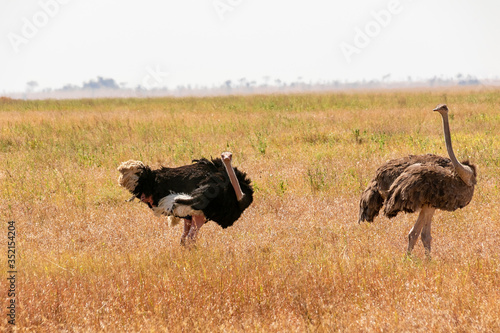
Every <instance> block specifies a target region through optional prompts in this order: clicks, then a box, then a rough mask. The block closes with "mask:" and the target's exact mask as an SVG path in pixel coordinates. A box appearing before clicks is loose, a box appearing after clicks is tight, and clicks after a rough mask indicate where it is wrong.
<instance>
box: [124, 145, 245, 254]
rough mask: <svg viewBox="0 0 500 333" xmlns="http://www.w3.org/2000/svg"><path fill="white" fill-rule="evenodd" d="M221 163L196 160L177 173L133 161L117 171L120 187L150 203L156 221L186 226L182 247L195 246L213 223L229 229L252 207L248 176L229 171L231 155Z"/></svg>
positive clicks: (173, 169) (227, 154) (233, 170)
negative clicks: (165, 219) (188, 243)
mask: <svg viewBox="0 0 500 333" xmlns="http://www.w3.org/2000/svg"><path fill="white" fill-rule="evenodd" d="M221 157H222V158H215V159H212V160H211V161H210V160H207V159H205V158H202V159H199V160H193V164H190V165H184V166H180V167H177V168H166V167H161V168H159V169H156V170H153V169H151V168H150V167H149V166H146V165H144V163H142V162H141V161H134V160H130V161H127V162H123V163H122V164H120V166H119V167H118V171H119V172H120V173H121V174H120V176H119V178H118V183H119V184H120V185H121V186H123V187H125V188H126V189H127V190H129V191H130V193H132V194H133V195H134V196H133V197H132V198H131V199H133V198H134V197H135V198H138V199H140V200H141V201H142V202H144V203H146V204H147V205H148V206H149V208H151V209H152V210H153V212H154V213H155V214H156V215H158V216H159V215H166V216H168V221H169V225H170V226H175V225H177V224H178V223H179V222H180V220H181V219H183V220H184V233H183V234H182V238H181V244H182V245H184V244H185V243H186V239H188V240H190V241H191V242H194V241H195V239H196V234H197V233H198V231H199V230H200V228H201V227H202V226H203V224H205V222H207V220H212V221H214V222H216V223H217V224H219V225H220V226H221V227H222V228H227V227H229V226H231V225H233V223H234V222H235V221H236V220H237V219H238V218H239V217H240V216H241V214H242V213H243V211H244V210H245V209H246V208H247V207H248V206H250V204H251V203H252V201H253V189H252V185H251V181H250V179H249V178H248V177H247V175H246V173H244V172H242V171H239V170H238V169H237V168H233V167H232V166H231V159H232V154H231V153H230V152H224V153H222V154H221Z"/></svg>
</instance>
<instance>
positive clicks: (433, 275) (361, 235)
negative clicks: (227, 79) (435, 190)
mask: <svg viewBox="0 0 500 333" xmlns="http://www.w3.org/2000/svg"><path fill="white" fill-rule="evenodd" d="M439 103H447V104H448V106H449V107H450V126H451V131H452V140H453V145H454V149H455V153H456V155H457V157H458V158H459V159H460V160H463V159H466V158H469V159H470V160H471V162H473V163H475V164H476V165H477V166H478V170H479V172H478V184H477V186H476V190H475V194H474V198H473V199H472V202H471V203H470V204H469V205H468V206H467V207H465V208H464V209H461V210H458V211H455V212H442V211H436V214H435V215H434V220H433V221H434V222H433V231H432V232H433V250H432V251H433V252H432V260H431V261H427V260H426V259H425V254H424V251H423V246H422V244H421V242H420V241H419V242H418V243H417V246H416V248H415V250H414V252H413V256H412V257H411V258H407V257H405V251H406V246H407V234H408V232H409V230H410V229H411V227H412V226H413V224H414V222H415V220H416V218H417V214H408V215H405V214H400V215H398V216H397V217H396V218H394V219H391V220H389V219H387V218H385V217H381V216H379V217H378V218H377V219H376V220H375V222H374V223H372V224H361V225H358V223H357V219H358V202H359V198H360V195H361V193H362V191H363V190H364V188H365V186H366V184H367V183H368V181H369V180H370V179H371V177H372V176H373V175H374V173H375V170H376V169H377V167H378V166H379V165H380V164H381V163H383V162H385V161H386V160H388V159H391V158H396V157H402V156H404V155H408V154H424V153H435V154H440V155H443V156H447V154H446V149H445V145H444V138H443V134H442V133H443V132H442V124H441V117H440V116H439V114H437V113H436V112H433V111H432V109H433V108H434V107H435V106H436V105H437V104H439ZM0 125H1V132H0V154H1V158H0V191H1V201H0V204H1V210H0V211H1V220H2V222H1V225H3V227H2V228H0V235H1V236H0V238H1V241H0V247H1V250H0V252H1V253H3V255H1V256H0V267H2V272H3V273H2V274H1V276H2V278H1V280H0V293H1V294H2V295H3V299H4V300H5V301H4V302H3V303H2V309H3V310H2V317H1V320H0V323H1V324H0V330H2V331H6V330H8V329H12V328H14V329H17V330H18V331H22V332H24V331H39V332H54V331H68V332H73V331H74V332H125V331H128V332H139V331H144V332H149V331H165V332H309V331H311V332H336V331H340V332H429V331H432V332H499V331H500V209H499V207H498V203H499V199H500V189H499V187H500V178H499V174H500V134H499V133H500V91H499V90H488V89H482V90H440V91H437V92H429V91H399V92H397V91H389V92H357V93H355V92H349V93H331V94H326V93H325V94H297V95H269V96H232V97H212V98H162V99H99V100H65V101H54V100H50V101H14V100H8V99H5V98H4V99H2V100H1V101H0ZM225 150H229V151H232V152H233V154H234V158H233V165H235V166H237V167H238V168H240V169H241V170H244V171H245V172H247V173H248V175H249V176H250V177H251V178H252V180H253V184H254V188H255V195H254V203H253V204H252V205H251V206H250V207H249V208H248V209H247V210H246V211H245V213H244V214H243V216H242V217H241V218H240V220H239V221H237V222H236V223H235V225H234V226H232V227H230V228H228V229H225V230H223V229H221V228H220V227H219V226H218V225H216V224H215V223H213V222H209V223H207V225H205V226H204V227H203V228H202V229H201V231H200V233H199V237H198V242H197V245H196V247H193V248H189V249H188V248H184V247H182V246H180V244H179V240H180V235H181V233H182V230H181V229H182V226H177V227H175V228H169V227H168V226H167V224H166V218H164V217H162V218H159V217H155V216H154V215H153V213H152V212H151V211H150V210H149V209H148V208H147V206H146V205H144V204H142V203H139V202H138V201H134V202H125V200H126V199H128V198H129V193H128V192H127V191H126V190H125V189H123V188H120V187H119V186H118V184H117V177H118V172H117V171H116V168H117V167H118V165H119V164H120V162H122V161H126V160H128V159H139V160H142V161H143V162H145V163H147V164H150V165H152V166H160V165H165V166H179V165H183V164H187V163H190V161H191V160H192V159H194V158H200V157H211V156H212V157H217V156H219V154H220V152H222V151H225ZM10 220H14V221H15V222H16V231H17V234H16V249H17V252H16V253H17V257H16V265H17V270H18V276H17V287H16V288H17V298H16V301H17V309H16V326H15V327H12V326H11V325H9V324H8V323H7V316H6V313H7V310H6V304H7V296H6V294H7V289H8V286H7V281H6V275H7V273H6V271H7V269H6V267H7V263H6V261H7V256H6V253H7V222H8V221H10Z"/></svg>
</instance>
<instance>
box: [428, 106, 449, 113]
mask: <svg viewBox="0 0 500 333" xmlns="http://www.w3.org/2000/svg"><path fill="white" fill-rule="evenodd" d="M432 111H437V112H439V113H441V114H446V113H448V107H447V106H446V104H439V105H438V106H436V108H435V109H434V110H432Z"/></svg>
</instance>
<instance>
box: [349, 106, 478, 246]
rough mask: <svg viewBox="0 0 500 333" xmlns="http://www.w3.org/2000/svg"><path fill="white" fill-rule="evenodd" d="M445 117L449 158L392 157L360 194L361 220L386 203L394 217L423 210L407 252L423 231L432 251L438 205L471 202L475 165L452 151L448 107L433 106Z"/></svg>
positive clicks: (459, 205)
mask: <svg viewBox="0 0 500 333" xmlns="http://www.w3.org/2000/svg"><path fill="white" fill-rule="evenodd" d="M434 111H438V112H439V113H440V114H441V116H442V118H443V128H444V134H445V141H446V148H447V150H448V155H449V156H450V158H446V157H441V156H437V155H433V154H427V155H410V156H407V157H403V158H399V159H394V160H390V161H388V162H387V163H385V164H384V165H382V166H381V167H379V168H378V169H377V171H376V175H375V177H374V178H373V179H372V180H371V181H370V183H369V184H368V186H367V188H366V190H365V191H364V192H363V194H362V195H361V200H360V210H359V221H358V222H362V221H368V222H372V221H373V219H374V218H375V217H376V216H377V215H378V214H379V212H380V210H381V209H382V206H384V211H383V212H384V215H386V216H387V217H389V218H391V217H394V216H396V215H397V214H398V213H399V212H406V213H413V212H416V211H417V210H420V215H419V217H418V219H417V222H416V224H415V226H414V227H413V228H412V230H411V232H410V234H409V236H408V237H409V244H408V253H410V252H411V251H412V249H413V247H414V245H415V242H416V240H417V239H418V236H419V234H420V232H421V233H422V242H423V243H424V247H425V249H426V252H427V254H428V255H430V250H431V247H430V244H431V236H430V227H431V219H432V215H433V213H434V210H435V209H441V210H446V211H454V210H456V209H458V208H463V207H465V206H466V205H468V204H469V202H470V201H471V199H472V195H473V194H474V185H475V184H476V167H475V166H474V165H472V164H470V163H469V162H468V161H464V162H462V163H459V162H458V161H457V159H456V157H455V154H454V153H453V149H452V146H451V137H450V132H449V124H448V108H447V107H446V105H438V107H436V108H435V109H434Z"/></svg>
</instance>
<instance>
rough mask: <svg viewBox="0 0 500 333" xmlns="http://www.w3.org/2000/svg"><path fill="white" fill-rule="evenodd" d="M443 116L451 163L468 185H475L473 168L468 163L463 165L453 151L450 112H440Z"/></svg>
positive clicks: (445, 138) (445, 140) (445, 139)
mask: <svg viewBox="0 0 500 333" xmlns="http://www.w3.org/2000/svg"><path fill="white" fill-rule="evenodd" d="M440 114H441V117H442V118H443V130H444V142H445V143H446V150H447V151H448V156H449V157H450V160H451V163H452V164H453V167H454V168H455V171H456V172H457V173H458V175H459V176H460V178H461V179H462V180H463V181H464V183H466V184H467V185H469V186H471V185H473V181H472V176H473V174H474V173H473V172H472V170H471V168H469V167H468V166H466V165H463V164H462V163H460V162H459V161H458V160H457V157H456V156H455V153H454V152H453V147H452V146H451V134H450V123H449V121H448V112H440Z"/></svg>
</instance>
